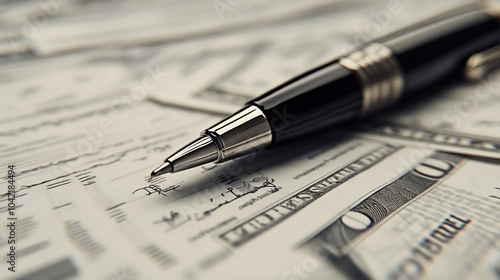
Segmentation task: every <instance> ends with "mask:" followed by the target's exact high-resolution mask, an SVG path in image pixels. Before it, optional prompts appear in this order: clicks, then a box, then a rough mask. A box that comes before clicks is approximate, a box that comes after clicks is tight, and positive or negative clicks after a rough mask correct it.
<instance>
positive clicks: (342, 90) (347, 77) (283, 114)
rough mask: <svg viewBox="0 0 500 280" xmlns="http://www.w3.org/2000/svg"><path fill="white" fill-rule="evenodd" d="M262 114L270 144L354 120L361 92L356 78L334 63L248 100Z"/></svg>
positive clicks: (359, 109)
mask: <svg viewBox="0 0 500 280" xmlns="http://www.w3.org/2000/svg"><path fill="white" fill-rule="evenodd" d="M249 104H251V105H256V106H258V107H259V108H260V109H261V110H262V111H263V112H264V114H265V115H266V118H267V120H268V122H269V125H270V126H271V130H272V134H273V142H272V145H275V144H279V143H283V142H287V141H289V140H292V139H296V138H300V137H302V136H304V135H307V134H311V133H315V132H319V131H322V130H325V129H328V128H329V127H332V126H334V125H337V124H339V123H343V122H345V121H348V120H351V119H355V118H357V117H358V115H359V113H360V111H361V104H362V94H361V86H360V84H359V81H358V79H357V77H356V76H355V75H354V74H353V73H352V72H351V71H349V70H348V69H346V68H344V67H343V66H341V65H340V64H338V62H336V61H335V62H333V63H329V64H327V65H323V66H320V67H318V68H316V69H313V70H311V71H309V72H307V73H305V74H303V75H301V76H298V77H296V78H294V79H292V80H290V81H289V82H287V83H285V84H283V85H281V86H279V87H277V88H275V89H273V90H271V91H269V92H267V93H266V94H264V95H262V96H260V97H258V98H257V99H254V100H252V101H250V102H249Z"/></svg>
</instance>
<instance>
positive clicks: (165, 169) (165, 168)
mask: <svg viewBox="0 0 500 280" xmlns="http://www.w3.org/2000/svg"><path fill="white" fill-rule="evenodd" d="M172 171H173V168H172V165H171V164H170V162H168V161H166V162H164V163H163V164H162V165H160V166H158V167H157V168H156V169H155V170H153V172H151V177H156V176H159V175H162V174H165V173H170V172H172Z"/></svg>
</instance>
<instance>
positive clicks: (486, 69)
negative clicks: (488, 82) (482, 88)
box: [464, 45, 500, 81]
mask: <svg viewBox="0 0 500 280" xmlns="http://www.w3.org/2000/svg"><path fill="white" fill-rule="evenodd" d="M499 67H500V45H498V46H496V47H493V48H491V49H488V50H486V51H483V52H480V53H477V54H474V55H472V56H471V57H469V59H468V60H467V62H466V63H465V71H464V72H465V77H466V78H467V79H468V80H470V81H479V80H481V79H483V78H485V77H486V76H487V75H488V74H490V73H491V71H493V70H494V69H495V68H499Z"/></svg>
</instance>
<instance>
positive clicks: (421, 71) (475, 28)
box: [376, 10, 500, 94]
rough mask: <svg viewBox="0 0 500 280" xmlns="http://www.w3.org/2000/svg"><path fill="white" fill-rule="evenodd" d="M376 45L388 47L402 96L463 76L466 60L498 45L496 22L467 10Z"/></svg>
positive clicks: (411, 29) (499, 38) (488, 15)
mask: <svg viewBox="0 0 500 280" xmlns="http://www.w3.org/2000/svg"><path fill="white" fill-rule="evenodd" d="M376 42H378V43H380V44H383V45H385V46H387V47H389V48H390V49H391V50H392V53H393V55H394V57H395V58H396V61H397V62H398V63H399V67H400V69H401V72H402V75H403V78H404V81H405V83H404V89H403V94H409V93H414V92H416V91H418V90H423V89H424V88H426V87H429V86H434V85H436V83H437V82H446V81H449V80H451V79H452V78H455V77H460V76H463V71H464V66H465V64H466V61H467V59H468V58H469V57H470V56H471V55H473V54H475V53H478V52H481V51H484V50H486V49H489V48H491V47H493V46H496V45H498V44H500V22H499V19H498V18H496V17H494V16H493V15H490V14H488V13H487V12H484V11H477V10H476V11H469V12H466V13H460V14H458V15H451V16H449V15H448V16H446V17H443V16H441V17H440V18H438V19H434V20H429V21H427V22H424V23H422V26H420V27H419V26H413V27H410V28H407V29H404V30H401V31H399V32H396V33H394V34H391V35H389V36H387V37H385V38H381V39H379V40H376Z"/></svg>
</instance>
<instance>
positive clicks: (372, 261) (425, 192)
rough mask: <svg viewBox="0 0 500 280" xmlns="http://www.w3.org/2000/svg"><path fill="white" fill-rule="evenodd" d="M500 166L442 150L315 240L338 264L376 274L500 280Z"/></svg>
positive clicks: (352, 208)
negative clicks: (499, 174)
mask: <svg viewBox="0 0 500 280" xmlns="http://www.w3.org/2000/svg"><path fill="white" fill-rule="evenodd" d="M498 172H499V165H498V164H497V163H491V162H483V161H480V160H469V159H464V158H462V157H461V156H458V155H452V154H444V153H435V154H433V155H430V156H429V157H427V158H425V159H423V160H421V161H420V162H419V163H418V164H417V165H416V166H415V167H414V168H412V169H411V170H409V171H407V172H403V173H400V174H393V175H394V177H393V180H392V181H391V182H388V183H386V184H384V185H383V186H381V187H380V188H378V189H377V190H376V191H374V192H373V193H371V194H368V195H366V196H364V197H363V198H361V199H360V200H359V201H356V202H355V203H353V204H352V205H351V206H350V207H348V208H347V209H346V210H345V211H344V212H343V213H342V214H341V215H339V216H337V217H336V218H334V219H333V220H332V221H331V222H330V223H329V224H328V225H327V226H325V227H324V228H323V229H322V230H320V231H319V232H318V233H317V234H315V235H314V237H313V238H312V239H311V241H310V242H313V243H316V244H320V246H322V247H323V248H325V250H327V251H328V252H329V254H331V256H333V257H332V259H333V261H332V262H333V263H334V264H335V263H336V264H337V265H346V263H351V264H353V265H354V266H356V267H357V268H358V269H359V270H360V271H361V272H362V273H363V274H364V275H366V276H368V277H370V278H375V279H438V278H439V279H478V278H481V279H498V277H499V276H500V270H499V268H500V232H499V230H498V225H499V223H500V215H499V213H500V211H499V210H500V187H499V185H500V180H499V178H498V176H497V174H498ZM393 175H391V176H393Z"/></svg>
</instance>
